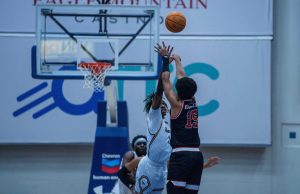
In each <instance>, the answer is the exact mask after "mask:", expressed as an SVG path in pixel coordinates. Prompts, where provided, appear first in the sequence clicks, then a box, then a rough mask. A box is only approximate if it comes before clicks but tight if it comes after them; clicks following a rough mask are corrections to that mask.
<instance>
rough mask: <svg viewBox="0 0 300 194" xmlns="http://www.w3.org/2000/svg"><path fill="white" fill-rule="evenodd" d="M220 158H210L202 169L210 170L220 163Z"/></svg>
mask: <svg viewBox="0 0 300 194" xmlns="http://www.w3.org/2000/svg"><path fill="white" fill-rule="evenodd" d="M220 160H221V158H220V157H217V156H214V157H210V158H209V159H208V161H207V162H206V163H205V164H204V168H210V167H213V166H214V165H217V164H219V163H220Z"/></svg>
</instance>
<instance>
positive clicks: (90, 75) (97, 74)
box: [77, 62, 111, 92]
mask: <svg viewBox="0 0 300 194" xmlns="http://www.w3.org/2000/svg"><path fill="white" fill-rule="evenodd" d="M77 67H78V68H79V69H80V71H81V72H82V73H83V74H84V85H83V87H84V88H93V89H94V91H95V92H102V91H103V90H104V80H105V76H106V72H107V70H108V69H109V68H110V67H111V64H110V63H106V62H82V63H79V64H78V65H77Z"/></svg>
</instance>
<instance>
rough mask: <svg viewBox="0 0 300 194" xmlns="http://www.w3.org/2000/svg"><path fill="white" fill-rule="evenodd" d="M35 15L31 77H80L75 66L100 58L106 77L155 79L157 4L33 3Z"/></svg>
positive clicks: (157, 32)
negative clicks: (74, 4)
mask: <svg viewBox="0 0 300 194" xmlns="http://www.w3.org/2000/svg"><path fill="white" fill-rule="evenodd" d="M36 17H37V23H36V38H37V45H36V51H35V52H36V55H33V66H32V68H33V69H32V75H33V77H34V78H37V79H39V78H41V79H47V78H48V79H82V78H83V73H82V72H81V71H80V70H79V69H78V68H77V64H79V63H80V62H99V61H101V62H109V63H111V64H112V67H111V68H110V70H109V71H108V72H107V74H106V77H107V78H109V79H129V80H132V79H155V78H157V77H158V70H159V69H160V67H159V66H158V54H157V53H156V52H154V46H155V44H156V43H158V41H159V7H156V6H126V5H121V6H120V5H118V6H116V5H81V6H79V5H77V6H69V5H68V6H61V5H60V6H37V12H36ZM33 50H34V49H33ZM34 54H35V53H34Z"/></svg>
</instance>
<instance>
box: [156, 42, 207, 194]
mask: <svg viewBox="0 0 300 194" xmlns="http://www.w3.org/2000/svg"><path fill="white" fill-rule="evenodd" d="M166 49H167V47H166V46H165V44H164V43H163V44H162V45H159V44H158V46H157V47H156V51H157V52H160V53H161V52H162V51H164V50H166ZM171 60H174V61H175V64H176V77H177V83H176V85H175V87H176V90H177V94H176V93H175V91H174V89H173V84H172V83H171V82H170V72H169V62H170V61H171ZM163 63H164V65H163V72H162V80H163V87H164V93H165V95H166V97H167V99H168V101H169V102H170V104H171V141H170V144H171V147H172V154H171V156H170V161H169V167H168V182H167V192H168V194H177V193H178V194H179V193H180V194H196V193H198V190H199V186H200V181H201V175H202V170H203V155H202V153H201V151H200V149H199V146H200V138H199V134H198V106H197V104H196V100H195V97H194V95H195V93H196V91H197V84H196V82H195V81H194V80H193V79H192V78H189V77H186V74H185V72H184V69H183V67H182V64H181V59H180V57H179V55H177V54H173V55H172V56H171V59H169V57H168V56H167V55H166V56H164V57H163Z"/></svg>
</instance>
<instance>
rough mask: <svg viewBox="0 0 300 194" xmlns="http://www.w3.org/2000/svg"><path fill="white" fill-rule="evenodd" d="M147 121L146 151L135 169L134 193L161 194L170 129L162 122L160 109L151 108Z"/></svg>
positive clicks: (168, 148) (168, 153) (164, 177)
mask: <svg viewBox="0 0 300 194" xmlns="http://www.w3.org/2000/svg"><path fill="white" fill-rule="evenodd" d="M147 121H148V130H147V134H146V136H147V140H148V151H147V156H145V157H143V158H142V160H141V161H140V163H139V165H138V168H137V172H136V179H135V180H136V183H135V192H136V193H144V194H148V193H151V194H161V193H162V191H163V189H164V185H165V180H166V162H167V160H168V159H169V157H170V154H171V146H170V127H169V125H168V123H167V122H166V121H165V120H163V118H162V115H161V109H160V108H158V109H157V110H154V109H152V108H151V109H150V111H149V114H148V120H147Z"/></svg>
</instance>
